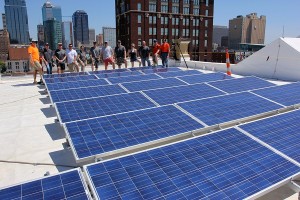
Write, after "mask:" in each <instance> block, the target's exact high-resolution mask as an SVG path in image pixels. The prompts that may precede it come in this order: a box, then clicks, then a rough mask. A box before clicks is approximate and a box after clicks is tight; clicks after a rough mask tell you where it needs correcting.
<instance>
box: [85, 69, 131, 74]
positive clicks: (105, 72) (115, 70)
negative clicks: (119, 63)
mask: <svg viewBox="0 0 300 200" xmlns="http://www.w3.org/2000/svg"><path fill="white" fill-rule="evenodd" d="M115 72H128V69H126V68H123V69H111V70H99V71H93V72H89V74H108V73H115Z"/></svg>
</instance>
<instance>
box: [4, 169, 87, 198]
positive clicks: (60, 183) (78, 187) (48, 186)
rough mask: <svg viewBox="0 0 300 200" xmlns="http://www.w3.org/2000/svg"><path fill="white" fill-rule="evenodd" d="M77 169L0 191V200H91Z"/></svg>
mask: <svg viewBox="0 0 300 200" xmlns="http://www.w3.org/2000/svg"><path fill="white" fill-rule="evenodd" d="M87 191H88V189H87V187H86V185H85V183H84V180H83V176H82V174H81V172H79V170H78V169H76V170H72V171H67V172H63V173H60V174H57V175H53V176H46V177H44V178H41V179H38V180H34V181H30V182H27V183H23V184H20V185H15V186H11V187H8V188H3V189H0V199H1V200H8V199H9V200H10V199H51V200H59V199H83V200H84V199H86V200H88V199H91V197H90V194H88V193H87Z"/></svg>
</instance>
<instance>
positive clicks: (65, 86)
mask: <svg viewBox="0 0 300 200" xmlns="http://www.w3.org/2000/svg"><path fill="white" fill-rule="evenodd" d="M100 85H108V82H107V81H106V80H105V79H96V80H88V81H77V82H65V83H50V84H49V83H48V84H46V87H47V90H48V91H52V90H65V89H72V88H82V87H91V86H100Z"/></svg>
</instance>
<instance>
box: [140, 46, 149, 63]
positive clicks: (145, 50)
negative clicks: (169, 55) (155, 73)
mask: <svg viewBox="0 0 300 200" xmlns="http://www.w3.org/2000/svg"><path fill="white" fill-rule="evenodd" d="M139 54H140V57H141V60H142V65H143V67H145V65H146V62H147V64H148V66H150V60H149V57H150V48H149V47H148V46H147V45H146V42H145V41H143V43H142V46H141V47H140V48H139Z"/></svg>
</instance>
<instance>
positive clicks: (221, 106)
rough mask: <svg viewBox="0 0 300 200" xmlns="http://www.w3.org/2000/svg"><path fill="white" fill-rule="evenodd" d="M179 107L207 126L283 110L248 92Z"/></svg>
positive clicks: (198, 101) (187, 103)
mask: <svg viewBox="0 0 300 200" xmlns="http://www.w3.org/2000/svg"><path fill="white" fill-rule="evenodd" d="M178 105H179V106H180V107H182V108H183V109H185V110H186V111H188V112H189V113H191V114H192V115H194V116H195V117H197V118H198V119H200V120H201V121H203V122H204V123H206V124H207V125H215V124H220V123H224V122H229V121H232V120H237V119H241V118H244V117H249V116H253V115H257V114H261V113H264V112H268V111H272V110H276V109H280V108H282V107H281V106H279V105H278V104H275V103H273V102H270V101H268V100H266V99H263V98H260V97H258V96H256V95H254V94H251V93H248V92H243V93H237V94H231V95H225V96H220V97H214V98H210V99H202V100H197V101H191V102H185V103H180V104H178Z"/></svg>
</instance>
